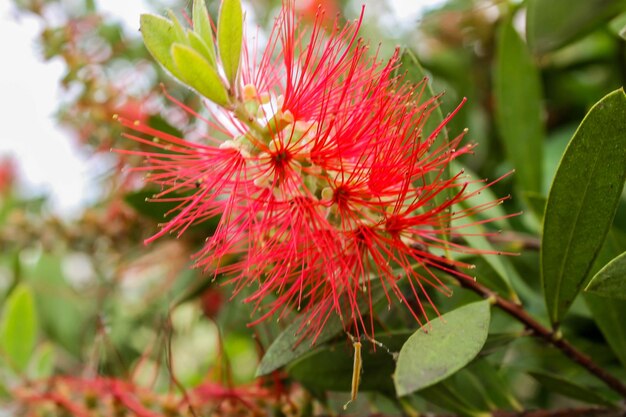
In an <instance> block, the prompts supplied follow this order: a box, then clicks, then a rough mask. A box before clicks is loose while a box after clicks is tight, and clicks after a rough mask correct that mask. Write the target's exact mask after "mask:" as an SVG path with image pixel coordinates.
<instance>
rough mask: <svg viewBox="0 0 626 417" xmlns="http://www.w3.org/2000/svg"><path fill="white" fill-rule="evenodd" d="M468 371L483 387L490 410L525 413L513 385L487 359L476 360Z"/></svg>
mask: <svg viewBox="0 0 626 417" xmlns="http://www.w3.org/2000/svg"><path fill="white" fill-rule="evenodd" d="M489 337H491V335H489ZM487 340H489V339H487ZM485 345H486V344H485ZM484 351H485V348H483V350H482V351H481V354H482V353H483V352H484ZM466 370H467V372H470V373H471V374H472V375H473V376H474V377H475V378H476V383H478V384H480V385H481V387H482V389H483V391H484V392H485V394H486V396H487V401H488V405H489V408H490V409H492V410H498V409H499V410H502V409H507V410H508V409H511V410H515V411H519V412H521V411H523V409H524V407H523V406H522V405H521V404H520V403H519V401H518V400H517V398H515V394H514V393H513V389H512V388H511V384H510V383H509V381H508V380H507V379H506V378H504V377H503V376H502V375H501V372H499V370H498V369H496V366H495V365H493V364H491V363H490V362H489V361H487V360H485V359H482V360H475V361H473V362H472V363H471V364H470V365H469V366H468V367H467V368H466Z"/></svg>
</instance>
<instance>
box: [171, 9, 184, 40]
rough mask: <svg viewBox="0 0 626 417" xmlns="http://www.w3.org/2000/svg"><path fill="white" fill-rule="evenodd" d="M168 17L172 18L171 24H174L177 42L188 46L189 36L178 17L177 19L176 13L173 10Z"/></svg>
mask: <svg viewBox="0 0 626 417" xmlns="http://www.w3.org/2000/svg"><path fill="white" fill-rule="evenodd" d="M167 15H168V16H169V17H170V22H172V28H173V29H174V36H175V38H176V42H179V43H182V44H187V34H186V33H185V28H184V27H183V25H182V24H181V23H180V21H179V20H178V17H176V15H175V14H174V12H173V11H171V10H168V11H167Z"/></svg>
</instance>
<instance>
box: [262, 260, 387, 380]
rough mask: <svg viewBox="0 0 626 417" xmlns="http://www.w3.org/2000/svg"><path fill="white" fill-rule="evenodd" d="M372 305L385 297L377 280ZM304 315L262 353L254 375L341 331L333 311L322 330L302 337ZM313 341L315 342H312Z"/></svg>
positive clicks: (363, 304) (364, 303)
mask: <svg viewBox="0 0 626 417" xmlns="http://www.w3.org/2000/svg"><path fill="white" fill-rule="evenodd" d="M398 273H399V271H398ZM371 291H372V299H371V303H372V305H376V304H377V303H378V302H379V301H381V300H383V299H385V296H384V292H383V291H382V287H381V285H380V283H379V282H373V283H372V284H371ZM369 303H370V300H369V299H368V298H367V297H364V298H361V299H359V301H358V304H357V306H358V309H359V311H363V310H365V309H368V308H369ZM305 319H306V316H302V317H299V318H297V319H296V320H294V322H293V323H291V324H290V325H289V326H287V328H286V329H285V330H283V332H282V333H281V334H279V335H278V337H277V338H276V339H275V340H274V342H273V343H272V344H271V345H270V347H269V348H268V349H267V351H266V352H265V355H263V358H262V359H261V363H259V366H258V367H257V370H256V376H262V375H267V374H269V373H270V372H273V371H275V370H277V369H278V368H281V367H283V366H285V365H287V364H288V363H290V362H292V361H294V360H296V359H298V358H299V357H301V356H302V355H304V354H306V353H308V352H309V351H310V350H311V347H312V346H313V345H315V346H321V345H323V344H324V343H326V342H328V341H329V340H331V339H334V338H335V337H336V336H338V335H339V334H341V333H342V332H343V323H342V322H341V319H340V318H339V316H338V315H337V314H335V313H333V314H332V315H331V316H330V318H329V319H328V321H327V322H326V324H325V325H324V327H323V329H322V331H321V332H320V333H319V334H318V335H315V334H308V335H307V334H305V335H304V337H303V334H302V333H303V329H305V327H303V323H302V320H305ZM314 342H315V343H314Z"/></svg>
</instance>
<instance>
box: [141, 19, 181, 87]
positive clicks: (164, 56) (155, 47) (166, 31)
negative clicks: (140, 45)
mask: <svg viewBox="0 0 626 417" xmlns="http://www.w3.org/2000/svg"><path fill="white" fill-rule="evenodd" d="M140 20H141V35H142V36H143V42H144V44H145V45H146V48H147V49H148V51H149V52H150V54H152V56H153V57H154V59H156V61H157V62H158V63H159V64H161V65H162V66H163V67H164V68H165V69H166V70H168V71H169V72H170V73H172V74H173V75H176V74H177V72H176V67H175V66H174V61H173V60H172V57H171V55H170V49H171V47H172V44H174V42H176V41H177V35H176V29H175V27H174V23H173V22H171V21H170V20H168V19H166V18H164V17H161V16H155V15H152V14H142V15H141V19H140Z"/></svg>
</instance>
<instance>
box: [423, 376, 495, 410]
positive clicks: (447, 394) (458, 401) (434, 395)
mask: <svg viewBox="0 0 626 417" xmlns="http://www.w3.org/2000/svg"><path fill="white" fill-rule="evenodd" d="M464 394H465V393H462V392H459V391H458V390H457V389H456V387H454V385H453V384H450V383H448V381H444V382H441V383H439V384H436V385H434V386H432V387H427V388H424V389H423V390H421V391H420V393H419V395H420V396H421V397H423V398H424V399H426V400H427V401H429V402H431V403H433V404H435V405H437V406H439V407H442V408H445V409H446V410H449V411H451V412H453V413H455V414H458V415H459V416H463V417H486V416H487V415H489V413H486V412H485V410H481V409H478V408H476V407H475V406H474V405H472V404H471V403H470V402H469V401H468V399H467V397H466V396H465V395H464Z"/></svg>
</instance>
